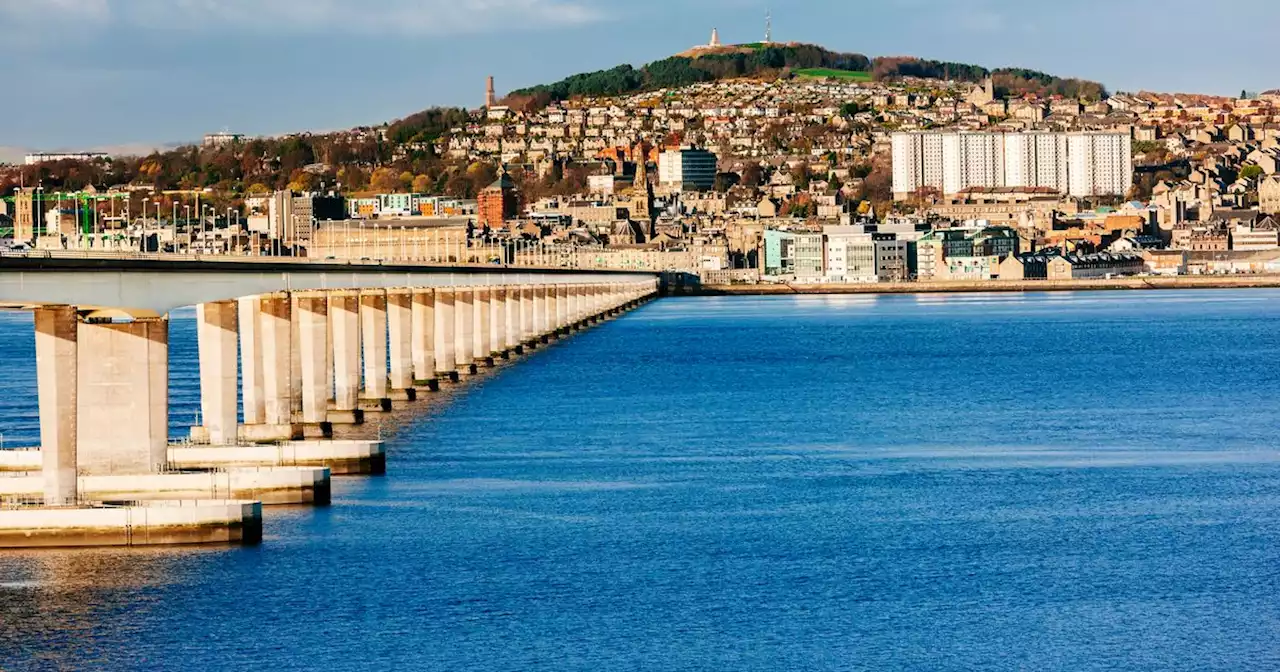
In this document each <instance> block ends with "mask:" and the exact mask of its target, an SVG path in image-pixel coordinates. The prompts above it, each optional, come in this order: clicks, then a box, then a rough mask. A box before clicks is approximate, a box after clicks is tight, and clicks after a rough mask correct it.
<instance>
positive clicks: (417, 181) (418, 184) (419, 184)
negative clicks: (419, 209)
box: [413, 175, 431, 194]
mask: <svg viewBox="0 0 1280 672" xmlns="http://www.w3.org/2000/svg"><path fill="white" fill-rule="evenodd" d="M430 191H431V178H429V177H427V176H426V175H418V176H417V177H414V178H413V193H415V194H426V193H429V192H430Z"/></svg>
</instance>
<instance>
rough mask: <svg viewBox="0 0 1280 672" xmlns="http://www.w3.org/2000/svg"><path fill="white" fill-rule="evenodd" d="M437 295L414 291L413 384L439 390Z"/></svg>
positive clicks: (422, 290)
mask: <svg viewBox="0 0 1280 672" xmlns="http://www.w3.org/2000/svg"><path fill="white" fill-rule="evenodd" d="M435 313H436V294H435V292H434V291H432V290H430V289H415V290H413V315H412V327H411V331H412V334H411V335H410V337H409V338H410V347H411V348H412V351H413V383H414V385H415V386H424V387H429V388H433V389H439V382H438V381H437V380H436V314H435Z"/></svg>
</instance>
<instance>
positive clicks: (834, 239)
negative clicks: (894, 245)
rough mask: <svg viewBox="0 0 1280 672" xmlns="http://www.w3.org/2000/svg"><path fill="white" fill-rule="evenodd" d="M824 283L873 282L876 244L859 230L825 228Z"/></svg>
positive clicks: (853, 228)
mask: <svg viewBox="0 0 1280 672" xmlns="http://www.w3.org/2000/svg"><path fill="white" fill-rule="evenodd" d="M823 233H824V234H825V235H826V239H827V261H826V282H830V283H845V282H853V283H862V282H876V280H877V279H878V275H877V273H876V244H875V240H873V239H872V236H871V234H869V233H864V232H863V230H862V227H860V226H828V227H825V228H823Z"/></svg>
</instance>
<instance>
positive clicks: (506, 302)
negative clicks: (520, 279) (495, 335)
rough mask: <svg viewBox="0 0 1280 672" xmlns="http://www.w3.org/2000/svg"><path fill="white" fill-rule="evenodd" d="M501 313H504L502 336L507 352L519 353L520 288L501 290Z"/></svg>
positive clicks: (513, 287)
mask: <svg viewBox="0 0 1280 672" xmlns="http://www.w3.org/2000/svg"><path fill="white" fill-rule="evenodd" d="M503 295H504V297H505V298H504V299H503V301H502V304H503V311H504V312H505V313H506V318H505V320H506V332H505V333H504V334H503V335H502V339H503V342H504V344H505V346H506V349H507V351H508V352H511V351H515V352H517V353H518V352H519V350H518V348H519V347H520V288H519V287H516V286H508V287H507V288H506V289H504V290H503Z"/></svg>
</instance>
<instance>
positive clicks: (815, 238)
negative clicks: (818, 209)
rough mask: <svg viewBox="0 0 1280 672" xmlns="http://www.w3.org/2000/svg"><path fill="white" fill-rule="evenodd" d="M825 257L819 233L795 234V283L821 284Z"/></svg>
mask: <svg viewBox="0 0 1280 672" xmlns="http://www.w3.org/2000/svg"><path fill="white" fill-rule="evenodd" d="M825 257H826V248H825V246H824V245H823V240H822V234H821V233H797V234H795V275H796V282H822V276H823V274H824V273H825V271H826V259H825Z"/></svg>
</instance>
